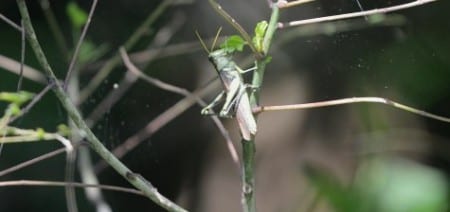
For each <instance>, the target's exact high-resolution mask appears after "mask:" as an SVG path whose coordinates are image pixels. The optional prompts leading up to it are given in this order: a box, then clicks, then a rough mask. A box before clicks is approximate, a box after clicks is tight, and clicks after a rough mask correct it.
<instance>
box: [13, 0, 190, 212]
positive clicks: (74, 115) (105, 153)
mask: <svg viewBox="0 0 450 212" xmlns="http://www.w3.org/2000/svg"><path fill="white" fill-rule="evenodd" d="M17 5H18V7H19V11H20V14H21V16H22V19H23V22H24V27H25V30H26V36H27V38H28V40H29V42H30V45H31V47H32V49H33V51H34V53H35V54H36V57H37V59H38V61H39V63H40V64H41V66H42V67H43V69H44V71H45V73H46V75H47V78H48V79H49V80H50V81H53V82H56V85H55V86H54V87H53V92H54V93H55V94H56V96H57V97H58V99H59V101H60V102H61V104H62V106H63V107H64V108H65V110H66V111H67V113H68V115H69V117H70V118H71V119H72V121H73V122H74V123H75V125H76V126H77V127H78V129H79V130H80V134H81V135H84V137H85V138H86V139H87V141H88V142H89V144H90V146H91V147H92V149H94V150H95V151H96V152H97V153H98V154H99V155H100V157H102V158H103V159H104V160H105V161H107V163H108V164H109V165H110V166H111V167H113V168H114V169H115V170H116V171H117V173H119V174H120V175H122V176H123V177H124V178H125V179H126V180H127V181H128V182H130V183H131V184H132V185H133V186H135V187H136V188H137V189H139V190H141V191H142V192H143V193H144V194H145V196H147V197H148V198H149V199H151V200H153V201H154V202H155V203H156V204H158V205H160V206H161V207H163V208H165V209H167V210H169V211H186V210H184V209H183V208H181V207H180V206H178V205H176V204H175V203H173V202H172V201H170V200H169V199H167V198H166V197H164V196H162V195H161V194H160V193H159V192H158V191H157V190H156V188H155V187H153V186H152V185H151V184H150V183H149V182H148V181H146V180H145V179H143V178H142V177H139V175H137V174H134V173H133V172H132V171H131V170H130V169H128V167H126V166H125V165H124V164H123V163H122V162H120V161H119V160H118V159H117V158H116V157H115V156H114V155H113V154H112V153H111V152H110V151H109V150H108V149H107V148H106V147H105V146H103V144H102V143H101V142H100V141H99V140H98V138H97V137H96V136H95V135H94V133H93V132H92V131H91V129H89V127H88V126H87V125H86V123H85V122H84V120H83V118H82V117H81V115H80V113H79V112H78V110H77V109H76V107H75V105H74V104H73V103H72V102H71V100H70V98H69V97H68V95H67V94H66V93H65V92H64V90H63V88H62V86H61V85H60V84H59V83H58V80H57V78H56V76H55V74H54V73H53V70H52V68H51V66H50V64H49V63H48V61H47V58H46V57H45V54H44V52H43V51H42V48H41V46H40V44H39V42H38V40H37V37H36V34H35V32H34V29H33V26H32V24H31V20H30V16H29V13H28V9H27V6H26V4H25V0H17Z"/></svg>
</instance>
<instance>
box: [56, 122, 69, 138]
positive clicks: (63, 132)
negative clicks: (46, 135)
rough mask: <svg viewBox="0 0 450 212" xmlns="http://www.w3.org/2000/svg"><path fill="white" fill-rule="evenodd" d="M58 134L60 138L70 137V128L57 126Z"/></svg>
mask: <svg viewBox="0 0 450 212" xmlns="http://www.w3.org/2000/svg"><path fill="white" fill-rule="evenodd" d="M58 134H60V135H62V136H69V135H70V128H69V127H68V126H67V125H65V124H60V125H58Z"/></svg>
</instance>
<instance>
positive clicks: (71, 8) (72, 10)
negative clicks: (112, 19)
mask: <svg viewBox="0 0 450 212" xmlns="http://www.w3.org/2000/svg"><path fill="white" fill-rule="evenodd" d="M66 13H67V16H69V19H70V21H71V22H72V25H73V26H74V27H75V28H77V29H80V28H81V27H82V26H83V25H84V24H85V23H86V21H87V18H88V15H87V13H86V12H85V11H84V10H83V9H81V7H79V6H78V4H77V3H76V2H74V1H71V2H69V4H67V7H66Z"/></svg>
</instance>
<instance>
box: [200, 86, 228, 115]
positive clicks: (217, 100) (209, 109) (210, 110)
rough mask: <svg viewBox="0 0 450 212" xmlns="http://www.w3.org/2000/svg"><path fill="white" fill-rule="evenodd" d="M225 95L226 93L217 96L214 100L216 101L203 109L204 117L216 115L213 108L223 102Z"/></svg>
mask: <svg viewBox="0 0 450 212" xmlns="http://www.w3.org/2000/svg"><path fill="white" fill-rule="evenodd" d="M224 95H225V91H222V92H220V93H219V95H217V96H216V98H214V100H213V101H212V102H211V103H210V104H209V105H207V106H206V107H204V108H203V109H202V111H201V114H202V115H215V114H216V113H214V111H213V108H214V107H215V106H216V105H218V104H219V103H220V102H221V101H222V99H223V97H224Z"/></svg>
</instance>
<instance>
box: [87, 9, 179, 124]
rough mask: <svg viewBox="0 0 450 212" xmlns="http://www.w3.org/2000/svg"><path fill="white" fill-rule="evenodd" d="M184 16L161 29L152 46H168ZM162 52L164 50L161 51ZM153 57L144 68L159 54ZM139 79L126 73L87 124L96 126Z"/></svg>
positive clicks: (176, 16)
mask: <svg viewBox="0 0 450 212" xmlns="http://www.w3.org/2000/svg"><path fill="white" fill-rule="evenodd" d="M184 20H185V18H184V16H183V15H181V14H180V13H177V15H175V16H174V17H173V19H172V21H170V23H169V24H168V25H166V26H165V27H163V28H162V29H160V30H159V31H158V32H157V33H156V35H155V38H154V39H153V42H152V44H151V45H150V46H158V47H163V46H165V45H167V43H168V42H169V41H170V40H171V38H172V36H173V35H174V34H175V32H176V31H177V30H178V29H179V28H180V27H181V26H182V25H183V23H184ZM160 50H161V51H162V50H163V48H161V49H160ZM154 53H155V54H154V55H153V57H150V58H148V59H149V60H147V62H146V63H145V64H143V66H144V67H146V66H148V65H149V64H150V63H151V62H152V61H153V60H154V58H155V56H156V55H158V52H154ZM137 79H138V77H137V76H136V75H135V74H132V73H130V72H126V73H125V76H124V77H123V78H122V80H121V81H120V82H119V83H118V84H117V86H115V89H112V90H111V91H110V92H109V93H108V94H107V95H106V97H105V98H104V99H103V100H102V101H101V102H100V103H99V104H98V105H97V106H96V107H95V109H94V110H92V112H91V113H90V114H89V115H88V116H87V117H88V118H87V120H86V122H87V124H88V126H90V127H92V126H94V124H95V123H96V122H97V121H98V120H99V119H100V118H101V117H103V115H104V114H105V113H106V112H107V111H108V110H109V109H110V108H111V107H113V106H114V105H115V104H116V103H117V101H119V100H120V99H121V98H122V97H123V95H125V93H126V92H127V91H128V89H129V88H130V87H131V86H132V85H133V84H134V83H135V82H136V81H137Z"/></svg>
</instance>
